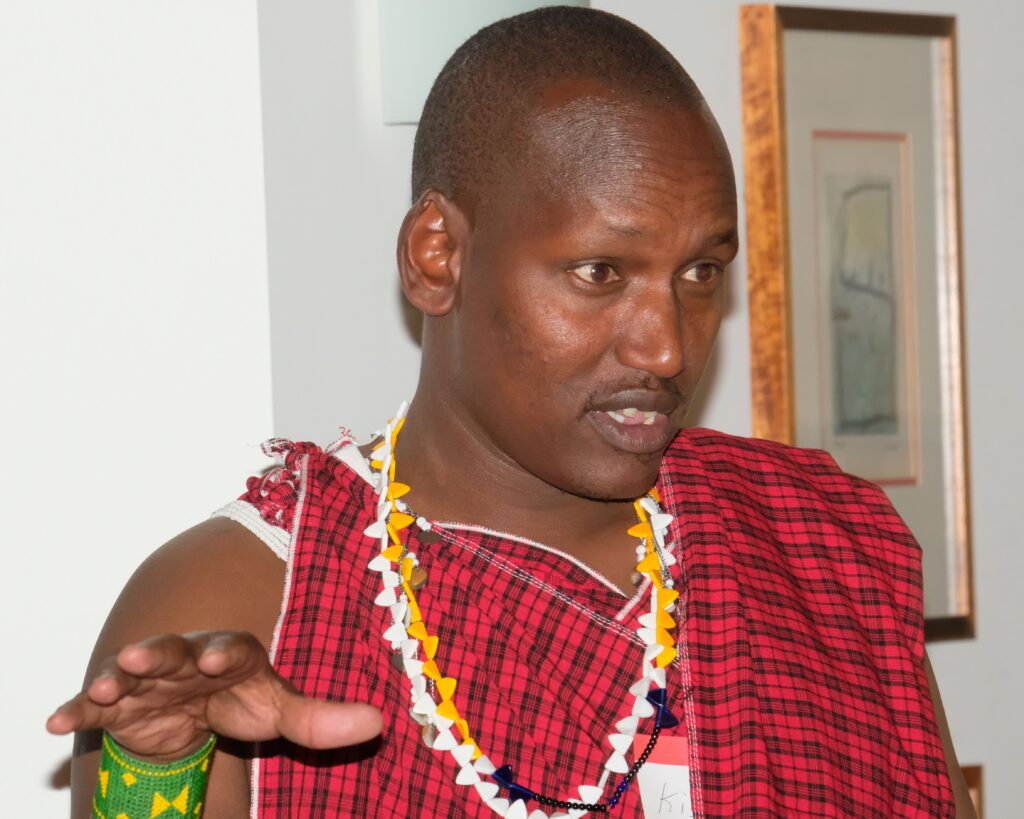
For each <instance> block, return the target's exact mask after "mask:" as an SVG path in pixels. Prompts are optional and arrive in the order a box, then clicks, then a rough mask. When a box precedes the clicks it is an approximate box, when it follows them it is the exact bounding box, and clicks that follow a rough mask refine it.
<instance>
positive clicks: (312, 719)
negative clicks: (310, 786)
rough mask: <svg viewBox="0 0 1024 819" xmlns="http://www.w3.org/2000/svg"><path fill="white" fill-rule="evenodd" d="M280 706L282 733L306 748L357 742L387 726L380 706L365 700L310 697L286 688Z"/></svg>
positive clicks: (280, 729)
mask: <svg viewBox="0 0 1024 819" xmlns="http://www.w3.org/2000/svg"><path fill="white" fill-rule="evenodd" d="M279 706H280V713H281V717H280V722H279V724H278V730H279V731H280V732H281V735H282V736H283V737H285V738H286V739H289V740H291V741H292V742H295V743H297V744H299V745H302V746H304V747H306V748H318V749H329V748H340V747H343V746H345V745H358V744H359V743H360V742H366V741H367V740H370V739H373V738H374V737H375V736H377V735H378V734H380V732H381V730H382V729H383V727H384V720H383V717H382V716H381V713H380V710H379V709H377V708H374V707H373V706H372V705H366V704H364V703H355V702H352V703H344V702H325V701H323V700H311V699H306V698H305V697H302V696H301V695H299V694H295V693H292V692H290V691H285V692H283V693H282V696H281V701H280V703H279Z"/></svg>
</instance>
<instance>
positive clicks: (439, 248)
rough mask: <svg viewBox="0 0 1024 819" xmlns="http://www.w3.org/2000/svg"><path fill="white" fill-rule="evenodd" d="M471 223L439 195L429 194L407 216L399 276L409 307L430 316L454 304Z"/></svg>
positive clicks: (401, 235) (400, 238) (400, 241)
mask: <svg viewBox="0 0 1024 819" xmlns="http://www.w3.org/2000/svg"><path fill="white" fill-rule="evenodd" d="M468 236H469V220H468V219H467V218H466V215H465V214H464V213H463V212H462V211H461V210H460V209H459V207H458V206H457V205H456V204H455V203H454V202H452V201H451V200H450V199H448V198H447V197H446V196H445V195H444V194H442V193H439V192H438V191H434V190H428V191H426V192H425V193H424V194H423V195H422V196H421V197H420V198H419V199H418V200H417V201H416V204H414V205H413V206H412V207H411V208H410V209H409V212H408V213H407V214H406V215H405V221H403V222H402V229H401V231H400V232H399V234H398V274H399V276H400V277H401V279H402V290H404V291H405V296H406V298H407V299H409V301H410V303H412V305H413V306H414V307H416V308H417V309H419V310H421V311H422V312H423V313H425V314H426V315H428V316H443V315H444V314H445V313H447V312H448V311H449V310H451V309H452V306H453V305H454V304H455V294H456V291H457V290H458V283H459V273H460V267H461V264H462V259H463V257H464V255H465V246H466V240H467V238H468Z"/></svg>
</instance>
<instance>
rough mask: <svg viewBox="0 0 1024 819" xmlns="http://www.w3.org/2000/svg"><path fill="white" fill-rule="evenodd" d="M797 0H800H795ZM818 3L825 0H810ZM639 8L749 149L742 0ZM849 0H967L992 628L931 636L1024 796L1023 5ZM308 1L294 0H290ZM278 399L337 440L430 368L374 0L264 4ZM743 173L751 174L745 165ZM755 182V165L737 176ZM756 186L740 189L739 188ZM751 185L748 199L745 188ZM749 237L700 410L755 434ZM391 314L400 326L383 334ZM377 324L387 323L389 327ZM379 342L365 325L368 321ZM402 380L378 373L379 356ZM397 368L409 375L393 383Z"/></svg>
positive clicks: (973, 400) (1014, 799)
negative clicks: (405, 288)
mask: <svg viewBox="0 0 1024 819" xmlns="http://www.w3.org/2000/svg"><path fill="white" fill-rule="evenodd" d="M790 2H794V3H799V2H800V0H790ZM803 4H805V5H824V3H822V2H821V0H809V1H808V0H804V2H803ZM593 5H595V6H597V7H599V8H603V9H606V10H608V11H613V12H615V13H618V14H622V15H624V16H626V17H629V18H630V19H633V20H635V21H636V22H637V23H639V24H640V25H641V26H643V27H644V28H646V29H648V30H649V31H651V32H652V33H653V34H654V35H655V36H656V37H658V38H659V39H660V40H662V42H664V43H665V44H666V46H668V47H669V48H670V49H671V50H672V51H673V53H675V54H676V56H677V57H679V59H680V60H681V62H682V63H683V64H684V65H685V66H686V67H687V68H688V70H689V71H690V72H691V73H692V74H693V76H694V77H695V79H696V80H697V82H698V84H699V85H700V86H701V88H702V89H703V91H704V93H705V95H706V96H707V98H708V100H709V102H710V104H711V107H712V109H713V110H714V111H715V113H716V114H717V116H718V119H719V121H720V123H721V125H722V128H723V130H724V132H725V135H726V138H727V140H728V142H729V145H730V148H731V149H732V152H733V156H734V159H735V161H736V162H737V165H739V163H740V161H741V157H742V129H741V107H740V91H739V89H740V80H739V52H738V34H737V32H738V25H737V16H738V11H737V9H738V5H739V4H738V3H737V2H734V0H687V2H668V0H644V1H643V2H636V1H635V0H599V1H598V2H594V3H593ZM837 5H838V6H842V7H846V8H865V9H867V8H871V9H882V10H891V11H916V12H921V13H938V14H956V15H958V16H959V24H960V58H961V63H960V84H961V122H962V154H963V156H962V159H963V163H962V165H963V191H962V197H963V209H964V231H965V236H964V255H965V275H966V291H967V293H966V323H967V339H966V346H967V363H968V389H969V403H970V421H971V423H970V444H971V468H972V475H973V499H974V504H973V506H974V537H975V571H976V592H977V597H978V602H979V605H978V633H979V636H978V638H977V639H976V640H974V641H969V642H953V643H946V644H936V645H933V646H931V648H930V653H931V655H932V658H933V663H934V665H935V669H936V674H937V676H938V678H939V682H940V685H941V687H942V689H943V692H944V697H945V701H946V708H947V711H948V712H949V718H950V722H951V725H952V729H953V733H954V738H955V740H956V743H957V747H958V751H959V754H960V757H961V759H962V761H963V762H965V763H978V762H980V763H983V764H984V766H985V777H986V783H985V790H986V800H987V804H988V815H989V816H995V817H1002V816H1011V815H1015V814H1016V813H1019V804H1020V803H1021V802H1022V801H1024V780H1022V779H1021V777H1020V776H1019V773H1018V771H1019V769H1020V767H1021V763H1022V762H1024V758H1022V757H1024V752H1022V750H1021V748H1022V746H1021V744H1020V742H1019V741H1018V736H1019V735H1021V734H1022V733H1024V717H1022V716H1021V711H1020V709H1019V708H1018V707H1017V699H1018V696H1017V695H1018V692H1019V691H1020V688H1021V680H1022V678H1024V659H1022V657H1021V654H1020V652H1019V651H1018V650H1017V644H1018V640H1017V633H1016V621H1017V619H1018V618H1019V617H1020V616H1021V613H1022V610H1021V603H1020V600H1021V595H1020V594H1019V592H1018V586H1019V582H1020V578H1021V577H1022V576H1024V571H1022V569H1024V550H1021V549H1020V548H1019V547H1020V545H1021V542H1022V540H1024V537H1022V536H1024V513H1022V509H1024V504H1021V503H1020V497H1021V495H1022V493H1024V478H1022V477H1021V474H1020V471H1019V470H1018V469H1017V468H1016V467H1017V463H1016V462H1017V460H1018V459H1019V458H1020V456H1021V453H1022V452H1024V440H1022V438H1024V432H1022V430H1024V425H1022V424H1021V423H1020V421H1019V418H1018V415H1019V409H1020V407H1021V405H1022V403H1024V400H1022V399H1024V391H1022V389H1021V381H1020V378H1019V376H1018V375H1017V373H1019V370H1020V365H1019V361H1018V359H1019V355H1020V351H1021V350H1022V349H1024V323H1022V322H1021V321H1020V320H1019V319H1017V313H1018V312H1019V305H1020V304H1022V303H1024V276H1020V275H1019V274H1018V273H1017V272H1016V270H1015V269H1014V267H1013V259H1014V257H1015V255H1017V254H1016V248H1015V247H1013V246H1011V245H1009V243H1010V242H1011V241H1013V240H1014V238H1015V237H1016V236H1017V235H1018V234H1019V227H1018V225H1017V215H1018V213H1019V210H1020V208H1019V205H1018V203H1017V201H1016V198H1015V194H1014V193H1013V192H1015V191H1020V190H1024V160H1022V155H1021V152H1020V151H1019V149H1018V146H1017V144H1016V143H1017V142H1019V134H1020V133H1021V132H1022V131H1024V112H1022V107H1021V106H1020V105H1019V104H1018V103H1017V100H1018V99H1019V95H1020V87H1021V84H1022V81H1024V71H1022V69H1021V68H1020V63H1019V58H1018V57H1017V56H1016V55H1017V51H1018V44H1017V42H1016V37H1017V34H1018V33H1019V32H1020V31H1021V30H1022V29H1024V6H1021V5H1020V4H1018V3H1015V2H1013V0H842V2H841V3H837ZM293 10H294V11H293ZM260 15H261V31H260V34H261V52H262V58H263V83H264V109H265V122H264V126H265V134H266V153H267V191H268V233H269V245H270V278H271V293H272V296H273V300H272V310H273V314H272V327H273V340H274V344H273V357H274V359H273V360H274V405H275V411H276V420H277V422H278V426H279V428H280V429H281V430H282V431H283V432H285V433H287V434H290V435H302V436H304V437H313V438H314V439H317V440H325V439H327V438H329V437H330V436H331V435H333V434H334V430H335V428H336V425H337V424H341V423H345V424H349V425H351V426H352V427H353V428H355V429H356V430H357V431H358V430H364V431H365V430H369V429H372V428H373V427H374V426H376V425H379V424H380V423H381V422H382V420H383V418H384V417H385V416H386V415H387V414H388V413H389V412H390V411H391V410H392V409H393V407H394V405H395V404H396V403H397V401H398V400H399V399H400V398H402V397H405V396H408V395H411V394H412V392H413V388H414V385H415V374H416V347H415V345H414V344H413V342H412V341H411V340H410V339H409V337H408V335H407V334H406V333H404V332H403V330H402V329H401V327H402V324H401V318H400V310H399V300H398V297H397V293H396V287H397V286H396V284H395V273H394V262H393V242H394V239H393V237H394V234H395V232H396V230H397V227H398V224H399V221H400V219H401V217H402V214H403V213H404V210H405V207H406V205H407V199H408V190H407V188H408V183H407V178H408V170H409V163H410V156H411V145H412V129H411V128H410V127H408V126H391V127H386V126H384V125H382V124H381V116H380V101H379V85H378V80H377V76H378V75H377V59H378V55H377V53H376V42H375V34H376V31H375V29H376V16H375V10H374V8H373V5H372V0H353V2H352V3H348V4H338V3H334V2H331V1H330V0H302V1H301V2H299V3H294V4H290V6H289V11H288V12H285V11H284V10H283V8H282V7H281V4H277V3H272V2H270V0H263V1H262V2H261V3H260ZM741 177H742V174H741ZM740 181H741V182H742V178H741V180H740ZM741 194H742V190H741ZM741 201H742V196H741ZM744 266H745V262H744V255H743V253H741V254H740V257H739V258H738V259H737V262H736V264H735V265H734V266H733V271H732V273H733V287H732V296H731V310H730V314H729V316H728V318H727V320H726V322H725V325H724V327H723V330H722V335H721V337H720V341H719V347H718V351H717V356H716V361H715V367H714V371H713V373H712V379H711V383H710V385H709V393H708V396H707V401H706V404H705V406H704V408H703V412H702V413H701V415H700V419H699V420H700V421H701V423H704V424H706V425H709V426H715V427H718V428H720V429H724V430H727V431H730V432H735V433H740V434H748V433H749V431H750V394H749V390H750V385H749V376H748V372H749V355H748V342H749V335H748V325H747V316H746V311H747V304H746V293H745V282H744V276H745V267H744ZM381 327H383V328H385V329H386V331H387V332H385V333H383V334H382V333H381V332H380V328H381ZM375 328H377V329H376V330H375ZM374 333H375V335H376V339H375V340H374V341H373V342H367V341H361V340H360V339H361V338H362V337H364V336H365V335H367V334H374ZM382 371H386V372H390V373H392V374H393V378H394V376H397V379H394V380H390V381H382V380H380V379H379V378H375V375H376V374H377V373H380V372H382ZM395 380H397V381H398V382H400V383H398V384H396V383H395Z"/></svg>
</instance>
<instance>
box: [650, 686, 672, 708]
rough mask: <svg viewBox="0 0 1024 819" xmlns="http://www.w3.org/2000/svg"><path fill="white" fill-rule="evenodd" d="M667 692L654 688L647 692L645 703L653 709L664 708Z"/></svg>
mask: <svg viewBox="0 0 1024 819" xmlns="http://www.w3.org/2000/svg"><path fill="white" fill-rule="evenodd" d="M666 697H667V692H666V691H665V689H664V688H655V689H653V690H652V691H648V692H647V701H648V702H649V703H650V704H651V705H653V706H654V707H655V708H664V707H665V702H666Z"/></svg>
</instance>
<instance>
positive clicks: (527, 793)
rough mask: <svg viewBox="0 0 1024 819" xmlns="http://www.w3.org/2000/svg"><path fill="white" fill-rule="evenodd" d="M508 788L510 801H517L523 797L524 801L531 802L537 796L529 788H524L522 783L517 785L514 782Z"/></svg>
mask: <svg viewBox="0 0 1024 819" xmlns="http://www.w3.org/2000/svg"><path fill="white" fill-rule="evenodd" d="M508 790H509V793H508V800H509V802H515V801H516V800H517V799H522V800H523V801H524V802H529V801H530V800H531V799H533V798H534V797H535V796H536V794H535V793H534V792H533V791H531V790H530V789H529V788H524V787H523V786H522V785H517V784H515V783H514V782H513V783H512V785H511V786H509V789H508Z"/></svg>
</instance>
